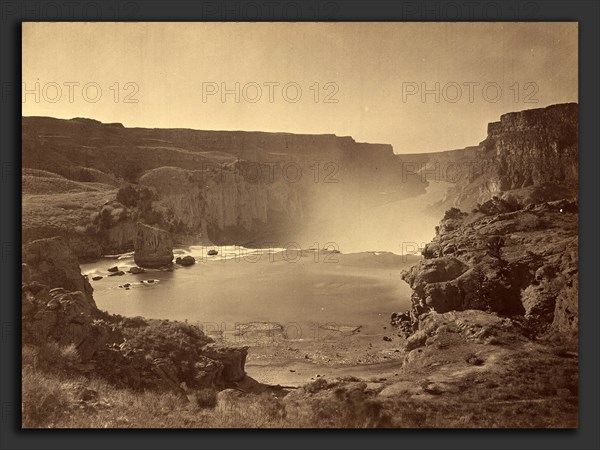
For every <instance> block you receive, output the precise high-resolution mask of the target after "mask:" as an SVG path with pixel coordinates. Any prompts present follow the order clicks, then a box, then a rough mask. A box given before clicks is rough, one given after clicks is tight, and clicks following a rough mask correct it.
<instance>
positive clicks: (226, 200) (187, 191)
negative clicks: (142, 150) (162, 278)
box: [140, 167, 303, 244]
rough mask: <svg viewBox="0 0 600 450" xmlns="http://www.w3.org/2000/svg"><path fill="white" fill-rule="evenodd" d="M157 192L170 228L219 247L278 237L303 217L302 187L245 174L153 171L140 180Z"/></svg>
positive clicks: (155, 207)
mask: <svg viewBox="0 0 600 450" xmlns="http://www.w3.org/2000/svg"><path fill="white" fill-rule="evenodd" d="M140 185H142V186H145V187H149V188H152V189H153V190H154V192H156V193H157V200H156V202H154V204H153V205H152V209H153V210H154V211H156V212H158V213H160V217H161V218H162V220H163V221H164V222H165V223H166V226H167V228H168V229H170V230H172V231H173V232H175V233H179V234H188V235H196V236H197V237H198V238H199V239H201V240H205V241H211V242H214V243H216V244H232V243H236V244H242V243H247V242H249V241H251V240H252V239H253V237H255V236H258V235H260V234H261V233H263V234H267V233H270V234H271V235H277V234H278V233H280V232H283V231H288V232H291V230H293V229H294V227H297V226H298V225H299V224H300V222H301V220H302V218H303V209H302V208H303V206H302V205H303V202H302V201H301V195H302V194H301V193H300V189H298V185H296V184H294V183H286V182H285V181H284V180H282V179H281V178H280V177H278V178H277V179H272V180H269V179H264V177H260V178H259V179H257V180H254V179H252V180H248V179H247V178H246V177H245V176H244V175H243V172H240V171H238V170H237V169H233V171H231V172H229V171H227V172H224V171H215V172H210V171H189V170H185V169H180V168H174V167H162V168H159V169H154V170H152V171H150V172H148V173H147V174H145V175H144V176H143V177H142V178H141V179H140Z"/></svg>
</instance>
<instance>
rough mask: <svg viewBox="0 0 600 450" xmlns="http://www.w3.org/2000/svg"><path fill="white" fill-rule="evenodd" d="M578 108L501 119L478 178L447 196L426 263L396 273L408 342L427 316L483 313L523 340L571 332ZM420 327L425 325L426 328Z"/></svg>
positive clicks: (481, 157) (480, 154)
mask: <svg viewBox="0 0 600 450" xmlns="http://www.w3.org/2000/svg"><path fill="white" fill-rule="evenodd" d="M577 142H578V132H577V105H576V104H564V105H553V106H550V107H548V108H542V109H535V110H528V111H522V112H517V113H509V114H505V115H503V116H502V117H501V119H500V121H499V122H495V123H492V124H490V125H489V127H488V137H487V138H486V139H485V140H484V141H483V142H482V143H481V144H480V145H479V148H478V149H477V150H476V151H475V153H474V154H472V155H471V156H472V157H474V158H475V161H474V162H475V163H478V164H479V165H480V167H482V168H484V170H483V171H482V172H481V173H477V174H475V176H472V177H469V179H465V180H462V182H461V183H457V185H456V186H453V188H452V193H453V195H454V196H455V198H454V202H453V204H454V205H457V206H458V207H459V208H460V209H459V208H456V207H452V208H450V209H448V210H447V211H446V213H445V214H444V217H443V219H442V221H441V222H440V225H439V226H438V227H436V236H435V237H434V239H433V240H432V241H431V242H430V243H429V244H427V245H426V246H425V247H424V248H423V252H422V254H423V257H424V260H423V261H421V262H420V263H419V264H418V265H416V266H414V267H412V268H411V269H409V270H407V271H405V272H404V273H403V279H404V280H405V281H406V282H407V283H408V284H409V285H410V286H411V287H412V288H413V290H414V293H413V295H412V307H411V309H410V311H408V312H405V313H401V314H395V315H394V316H393V317H392V323H393V324H395V325H397V326H398V327H399V328H400V330H401V331H402V332H403V333H405V334H406V335H411V334H413V333H415V332H416V331H418V330H419V329H420V328H421V327H422V326H423V324H424V323H425V322H427V321H430V316H431V315H432V314H433V315H435V314H444V313H448V312H450V311H466V310H481V311H487V312H490V313H494V314H498V315H500V316H504V317H510V318H512V320H513V322H514V323H518V324H520V326H521V329H522V331H523V332H524V333H525V334H527V335H529V336H540V335H547V334H552V333H558V334H559V335H561V336H563V337H564V338H566V339H568V340H571V341H573V342H576V340H577V326H578V320H577V318H578V200H577V167H578V148H577ZM424 321H425V322H424Z"/></svg>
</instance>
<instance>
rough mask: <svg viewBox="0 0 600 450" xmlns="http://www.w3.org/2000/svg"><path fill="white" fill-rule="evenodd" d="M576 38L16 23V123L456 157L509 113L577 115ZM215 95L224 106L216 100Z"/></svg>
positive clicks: (369, 28) (543, 27) (467, 30)
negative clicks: (19, 47)
mask: <svg viewBox="0 0 600 450" xmlns="http://www.w3.org/2000/svg"><path fill="white" fill-rule="evenodd" d="M577 32H578V30H577V24H576V23H511V24H509V23H278V24H271V23H24V24H23V82H24V83H25V89H26V90H27V92H29V93H27V94H26V96H25V97H24V103H23V115H25V116H31V115H44V116H53V117H60V118H72V117H90V118H94V119H97V120H100V121H102V122H121V123H123V124H124V125H125V126H139V127H160V128H170V127H177V128H195V129H204V130H262V131H288V132H293V133H316V134H320V133H335V134H337V135H340V136H345V135H350V136H352V137H354V139H355V140H357V141H361V142H380V143H389V144H392V145H393V146H394V151H395V152H396V153H409V152H427V151H436V150H447V149H453V148H461V147H464V146H467V145H474V144H477V143H478V142H479V141H481V140H482V139H484V138H485V133H486V125H487V123H488V122H491V121H494V120H498V118H499V116H500V115H501V114H503V113H505V112H509V111H517V110H522V109H529V108H537V107H542V106H547V105H550V104H553V103H562V102H576V101H577V92H578V91H577V63H578V60H577ZM36 83H39V84H37V85H36ZM128 83H129V84H128ZM236 83H239V85H238V86H239V88H236ZM265 83H267V84H265ZM277 83H278V84H277ZM315 83H317V84H315ZM435 83H439V88H438V89H436V84H435ZM84 86H85V95H84V92H83V91H84V89H83V88H84ZM423 87H425V88H426V89H428V90H430V91H431V93H430V94H427V95H426V96H425V97H424V98H423V97H422V95H421V92H422V89H423ZM498 87H499V88H500V89H501V92H499V91H498ZM59 88H60V91H59ZM98 88H99V89H100V90H101V92H100V91H98ZM222 88H225V89H228V90H230V91H231V92H232V93H231V94H228V95H226V96H225V97H224V98H222V96H221V91H222ZM258 88H260V93H261V96H260V97H258V93H259V90H258ZM298 88H299V89H300V91H299V90H298ZM459 89H460V91H459ZM236 90H237V92H238V93H239V101H236V100H237V99H236V95H235V92H236ZM213 91H217V92H215V93H213V94H212V95H209V94H210V93H211V92H213ZM436 91H437V95H438V96H439V97H438V98H436ZM203 92H204V93H205V94H206V95H205V96H204V98H203ZM317 92H318V96H315V93H317ZM117 93H118V95H116V94H117ZM70 94H71V95H70ZM298 94H300V96H298ZM128 95H129V97H127V96H128ZM459 95H460V96H459ZM271 96H272V101H270V100H271V98H270V97H271ZM328 96H329V97H328ZM36 97H37V98H36ZM470 97H471V98H470ZM326 98H328V99H329V100H330V101H331V100H334V101H335V100H337V103H336V102H326V101H325V99H326ZM126 100H128V101H129V102H128V101H126ZM132 100H137V103H132V102H131V101H132ZM533 100H537V103H531V101H533Z"/></svg>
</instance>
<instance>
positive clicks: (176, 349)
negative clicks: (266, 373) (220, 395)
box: [22, 238, 248, 391]
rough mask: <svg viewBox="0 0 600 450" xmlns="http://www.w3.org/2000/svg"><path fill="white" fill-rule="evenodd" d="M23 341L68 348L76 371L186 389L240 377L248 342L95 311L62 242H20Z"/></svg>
mask: <svg viewBox="0 0 600 450" xmlns="http://www.w3.org/2000/svg"><path fill="white" fill-rule="evenodd" d="M23 261H24V264H23V268H22V269H23V286H22V320H23V344H24V345H31V346H43V345H47V344H49V343H52V342H56V343H58V344H60V345H61V346H68V345H73V346H74V347H75V348H76V350H77V355H78V356H77V360H76V361H73V362H72V369H73V371H74V372H78V373H82V374H93V375H95V376H100V377H103V378H105V379H107V380H108V381H110V382H111V383H113V384H114V385H115V386H121V387H129V388H134V389H149V388H150V389H170V390H175V391H184V390H187V389H200V388H204V387H208V386H216V387H225V386H227V385H229V384H230V383H232V382H236V381H238V380H241V379H242V378H244V376H245V372H244V364H245V361H246V354H247V351H248V348H247V347H224V346H219V345H217V344H215V343H214V342H213V340H212V339H211V338H209V337H207V336H206V335H205V334H204V333H203V332H202V331H201V330H200V329H199V328H197V327H195V326H192V325H188V324H185V323H182V322H173V321H169V320H147V319H144V318H142V317H135V318H125V317H121V316H117V315H110V314H108V313H106V312H103V311H100V310H99V309H98V308H97V307H96V305H95V303H94V300H93V298H92V288H91V286H90V285H89V283H88V282H87V280H86V279H85V278H84V277H83V276H82V275H81V272H80V269H79V266H78V263H77V259H76V258H75V255H74V254H73V252H72V251H71V250H70V249H69V247H68V246H67V245H66V244H65V242H64V241H63V240H62V239H58V238H57V239H42V240H38V241H34V242H31V243H30V244H28V245H26V246H24V247H23Z"/></svg>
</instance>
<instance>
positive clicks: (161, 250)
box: [134, 223, 173, 268]
mask: <svg viewBox="0 0 600 450" xmlns="http://www.w3.org/2000/svg"><path fill="white" fill-rule="evenodd" d="M134 249H135V254H134V260H135V263H136V264H137V265H138V266H140V267H150V268H152V267H161V266H166V265H168V264H170V263H171V261H172V260H173V240H172V239H171V235H170V234H169V232H167V231H165V230H161V229H160V228H156V227H151V226H149V225H145V224H143V223H138V224H137V230H136V237H135V243H134Z"/></svg>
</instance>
